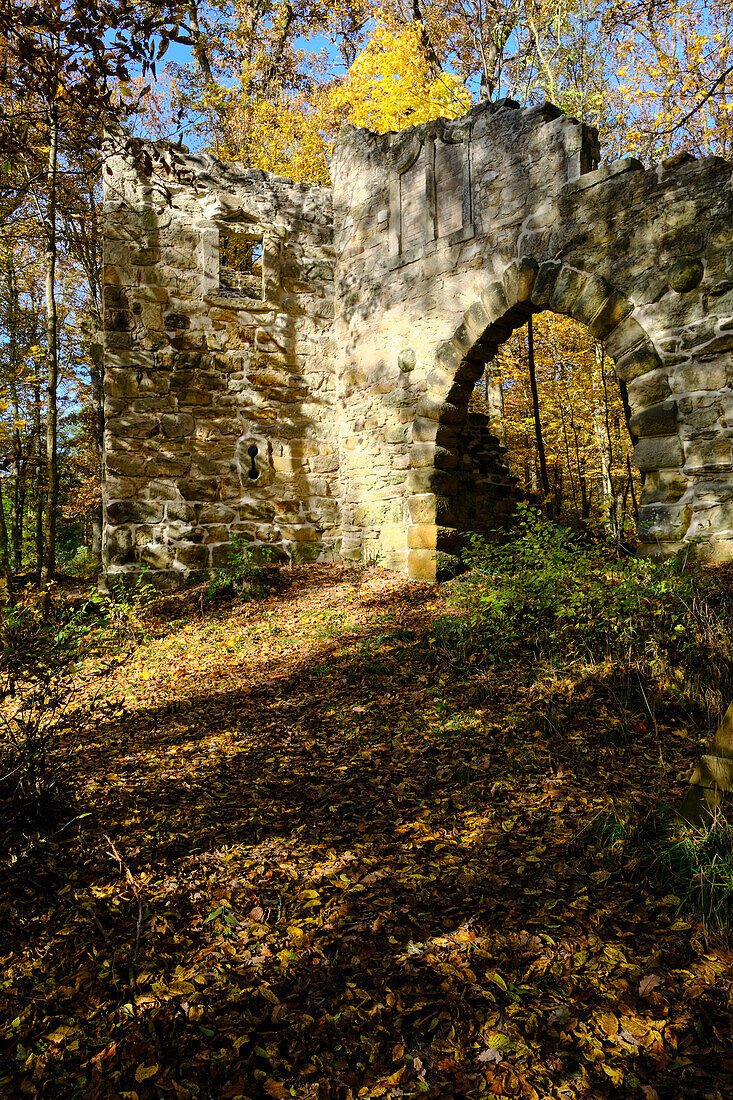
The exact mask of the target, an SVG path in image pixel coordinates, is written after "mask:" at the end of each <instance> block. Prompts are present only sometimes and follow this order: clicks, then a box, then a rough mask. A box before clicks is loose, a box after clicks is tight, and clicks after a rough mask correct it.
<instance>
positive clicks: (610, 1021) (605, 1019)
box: [595, 1012, 618, 1039]
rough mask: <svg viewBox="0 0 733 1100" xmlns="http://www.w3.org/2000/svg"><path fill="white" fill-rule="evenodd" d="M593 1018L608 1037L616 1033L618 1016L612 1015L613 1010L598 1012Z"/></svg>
mask: <svg viewBox="0 0 733 1100" xmlns="http://www.w3.org/2000/svg"><path fill="white" fill-rule="evenodd" d="M595 1020H596V1023H597V1024H598V1026H599V1028H600V1029H601V1031H602V1032H603V1033H604V1035H607V1036H608V1037H609V1039H612V1038H613V1037H614V1035H618V1018H617V1017H616V1016H614V1014H613V1012H599V1013H598V1015H597V1016H596V1017H595Z"/></svg>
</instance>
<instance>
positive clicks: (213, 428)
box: [104, 146, 340, 585]
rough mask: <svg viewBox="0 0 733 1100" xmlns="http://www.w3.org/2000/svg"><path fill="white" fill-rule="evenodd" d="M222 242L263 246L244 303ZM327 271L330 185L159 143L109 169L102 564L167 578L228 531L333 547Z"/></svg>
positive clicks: (309, 551) (217, 560)
mask: <svg viewBox="0 0 733 1100" xmlns="http://www.w3.org/2000/svg"><path fill="white" fill-rule="evenodd" d="M224 238H226V240H227V241H230V240H231V239H234V240H235V243H237V242H241V241H244V242H246V247H253V248H255V250H261V253H262V256H261V260H260V261H259V263H258V266H257V270H256V271H255V274H254V275H251V276H247V275H245V276H242V277H241V279H242V285H243V286H244V290H243V291H242V296H241V297H238V296H237V295H238V294H239V290H238V288H237V287H236V286H235V287H234V288H232V286H231V285H229V283H230V282H231V280H229V283H226V285H222V274H221V272H220V246H222V252H223V251H224V246H223V245H222V241H223V239H224ZM333 265H334V253H333V231H332V210H331V197H330V192H329V191H328V190H327V189H324V188H318V187H308V186H306V185H299V184H293V183H292V182H290V181H288V180H285V179H281V178H279V177H276V176H268V175H266V174H265V173H262V172H258V171H253V170H246V169H242V168H241V167H239V166H237V165H229V166H224V165H222V164H220V163H219V162H217V161H215V160H213V158H210V157H206V156H189V155H186V154H182V153H180V152H178V151H177V150H175V149H162V148H161V147H159V146H158V147H150V146H148V147H140V148H139V149H138V150H137V155H136V156H134V157H131V156H127V157H125V158H122V157H115V158H113V159H111V160H110V161H109V162H108V172H107V174H106V176H105V241H104V304H105V328H106V336H105V343H106V348H105V356H106V361H105V367H106V369H105V395H106V396H105V416H106V433H105V464H106V473H105V487H104V497H105V513H106V530H105V544H104V555H105V566H106V570H107V573H108V574H110V575H114V574H117V573H123V574H124V573H130V572H132V573H136V572H138V571H139V570H140V569H141V568H143V567H145V566H147V567H151V568H152V569H154V570H155V571H156V579H157V581H158V583H160V584H166V583H167V584H169V585H172V584H174V583H176V582H177V581H178V580H179V579H180V577H181V576H182V575H191V574H192V573H193V574H196V573H198V572H200V571H204V572H205V571H207V570H209V569H211V568H212V567H217V566H221V565H224V564H225V563H226V560H227V555H228V553H229V542H230V539H231V538H232V537H236V536H242V537H243V538H244V539H246V540H247V541H248V542H249V543H250V544H251V545H252V546H253V547H262V546H268V547H271V548H272V551H273V552H274V553H275V554H278V555H281V556H284V555H287V556H288V557H290V558H293V559H295V560H302V559H313V558H317V557H319V556H324V555H333V554H334V553H337V552H338V547H339V542H340V515H339V503H338V482H337V477H338V447H337V439H338V433H337V424H338V415H337V411H336V408H335V377H334V345H333V335H332V321H333ZM225 282H226V280H225ZM245 284H246V285H245ZM255 448H256V453H255Z"/></svg>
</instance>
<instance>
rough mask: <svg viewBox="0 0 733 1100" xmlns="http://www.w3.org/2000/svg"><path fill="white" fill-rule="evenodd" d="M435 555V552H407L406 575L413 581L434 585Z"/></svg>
mask: <svg viewBox="0 0 733 1100" xmlns="http://www.w3.org/2000/svg"><path fill="white" fill-rule="evenodd" d="M437 572H438V570H437V554H436V552H435V550H409V551H408V553H407V575H408V576H409V578H410V580H413V581H425V582H427V583H428V584H434V583H435V581H436V578H437Z"/></svg>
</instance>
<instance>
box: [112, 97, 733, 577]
mask: <svg viewBox="0 0 733 1100" xmlns="http://www.w3.org/2000/svg"><path fill="white" fill-rule="evenodd" d="M142 152H143V153H145V150H143V151H142ZM146 156H147V158H148V161H149V162H150V163H148V162H146V159H145V157H146ZM598 156H599V151H598V145H597V139H596V134H595V131H594V130H592V129H591V128H589V127H587V126H584V125H582V124H581V123H580V122H578V121H577V120H575V119H572V118H567V117H565V116H562V115H561V114H560V113H559V111H558V110H557V108H554V107H551V106H549V105H545V106H544V107H541V108H533V109H520V108H518V106H517V105H516V104H512V103H511V102H504V103H499V104H481V105H480V106H478V107H476V108H474V109H473V110H472V111H471V112H470V113H469V114H468V115H466V116H465V118H462V119H458V120H456V121H451V122H447V121H445V120H442V119H439V120H437V121H436V122H431V123H427V124H425V125H423V126H419V127H414V128H412V129H409V130H406V131H403V132H402V133H399V134H384V135H376V134H372V133H369V132H368V131H366V130H353V129H351V128H349V127H346V128H345V129H344V131H343V132H342V133H341V135H340V137H339V141H338V142H337V146H336V150H335V154H334V158H333V162H332V179H333V213H332V211H331V192H329V191H327V190H324V189H321V188H311V187H307V186H304V185H295V184H292V183H291V182H289V181H287V180H282V179H279V178H278V177H273V176H267V175H266V174H264V173H261V172H252V171H246V170H243V169H242V168H241V167H238V166H236V165H230V166H225V165H222V164H219V163H218V162H216V161H214V160H213V159H212V158H210V157H203V156H202V157H192V156H188V155H181V154H178V153H175V152H174V151H173V150H168V151H167V152H165V151H162V150H160V149H158V150H157V151H156V150H155V149H151V148H149V149H148V151H147V153H145V155H143V156H140V157H138V160H137V161H136V162H135V161H134V160H131V159H127V160H124V161H123V160H121V159H117V160H115V161H113V162H112V164H111V169H112V175H111V176H108V177H107V180H106V199H107V204H106V220H105V237H106V240H105V311H106V312H105V317H106V327H107V335H106V352H105V355H106V381H105V386H106V393H107V399H106V415H107V431H106V484H105V507H106V524H107V526H106V536H105V555H106V562H107V568H108V570H109V571H112V572H114V571H123V572H124V571H134V570H136V569H139V568H140V567H141V566H142V565H143V564H145V563H147V564H150V565H151V566H153V567H154V568H155V569H156V570H160V571H162V575H165V576H166V577H168V578H169V579H170V580H173V579H175V578H176V577H180V576H182V575H185V574H186V573H187V572H188V571H194V572H195V571H199V570H206V569H208V568H211V567H214V566H216V565H218V564H220V563H222V562H223V561H224V559H225V557H226V552H227V543H228V539H229V537H230V536H231V535H232V534H242V535H244V536H245V537H246V538H248V539H249V540H250V541H251V542H252V543H253V544H254V545H270V546H273V547H275V548H277V550H278V551H279V552H280V553H283V554H287V555H288V556H290V557H294V558H301V559H302V558H312V557H316V556H322V555H325V554H330V553H334V552H336V550H337V548H338V547H339V546H340V547H341V552H342V555H343V557H344V558H345V559H347V560H357V561H369V560H374V559H377V558H378V560H380V561H381V562H382V564H384V565H385V566H387V567H388V568H393V569H400V570H404V569H406V570H407V571H408V572H409V573H410V575H411V576H413V577H416V578H424V579H433V578H434V577H435V576H436V571H437V563H438V562H439V560H440V557H441V554H447V555H449V556H450V555H451V554H454V553H455V552H456V547H457V545H458V543H459V541H460V535H461V534H462V533H463V532H465V531H467V530H472V529H479V530H481V529H486V528H487V527H495V526H496V523H497V522H500V521H501V520H502V519H503V518H505V517H506V515H507V514H508V512H509V510H510V506H511V501H512V500H513V499H514V497H515V496H516V489H515V486H514V484H513V482H512V480H511V478H510V477H509V474H508V471H507V469H506V464H505V462H504V456H503V452H502V449H501V448H500V447H499V446H498V444H497V442H496V440H493V438H492V437H491V436H490V434H489V432H488V428H487V426H486V425H483V424H480V423H478V422H477V421H475V420H471V418H470V415H469V412H468V405H469V399H470V396H471V393H472V391H473V387H474V385H475V383H476V381H477V380H478V379H479V378H480V377H481V375H482V373H483V371H484V368H485V366H486V364H487V363H489V362H490V361H491V360H492V359H493V357H494V356H495V354H496V352H497V350H498V348H499V346H500V345H501V343H502V342H503V341H504V340H505V339H506V338H507V337H508V336H509V335H510V333H511V332H512V331H513V330H514V329H516V328H517V327H519V326H520V325H523V324H525V323H526V321H527V319H528V318H529V317H530V316H531V315H532V314H534V313H536V312H539V311H541V310H546V309H547V310H551V311H554V312H557V313H562V314H565V315H567V316H570V317H573V318H574V319H576V320H578V321H579V322H581V323H583V324H585V325H586V326H587V327H588V330H589V332H590V333H591V334H592V335H593V336H594V337H595V338H597V339H598V340H599V341H601V342H602V343H603V344H604V346H605V349H606V351H607V353H608V354H609V355H610V356H611V358H612V359H613V360H614V363H615V367H616V373H617V376H618V379H619V382H620V384H622V385H623V386H625V387H626V390H625V395H626V397H627V404H628V411H629V417H630V421H629V426H630V429H631V431H632V432H633V434H634V436H635V437H636V438H637V439H638V442H637V443H636V446H635V450H634V459H635V461H636V464H637V466H638V467H639V469H640V470H641V471H642V473H643V474H644V475H645V479H644V489H643V496H642V502H641V509H640V512H641V525H642V530H641V536H642V540H643V551H644V552H646V553H650V554H657V555H665V554H670V553H673V552H674V551H676V550H677V549H678V548H680V547H682V546H687V545H689V544H690V542H693V543H697V542H698V541H700V542H701V544H702V546H703V548H704V550H705V552H706V553H707V554H708V555H710V556H712V557H718V558H730V557H733V450H732V448H733V388H732V387H733V365H732V362H731V352H733V190H732V186H731V177H732V173H733V167H732V166H731V165H730V164H728V163H726V162H725V161H722V160H720V159H719V158H715V157H709V158H706V159H703V160H694V159H693V158H691V157H689V156H688V155H686V154H685V155H682V156H679V157H673V158H671V159H669V160H667V161H665V162H663V163H662V164H661V165H658V166H655V167H652V168H647V169H644V167H643V166H642V165H641V164H639V162H638V161H635V160H633V159H628V160H623V161H618V162H615V163H613V164H609V165H604V166H603V167H601V168H598V167H597V164H598ZM151 157H152V158H155V157H157V160H155V162H154V163H153V162H152V161H151ZM334 274H335V279H334Z"/></svg>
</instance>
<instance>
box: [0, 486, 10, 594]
mask: <svg viewBox="0 0 733 1100" xmlns="http://www.w3.org/2000/svg"><path fill="white" fill-rule="evenodd" d="M0 576H1V577H3V579H4V580H5V586H6V593H7V602H8V603H12V602H13V571H12V569H11V567H10V542H9V540H8V526H7V523H6V522H5V502H4V500H3V494H2V482H0Z"/></svg>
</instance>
